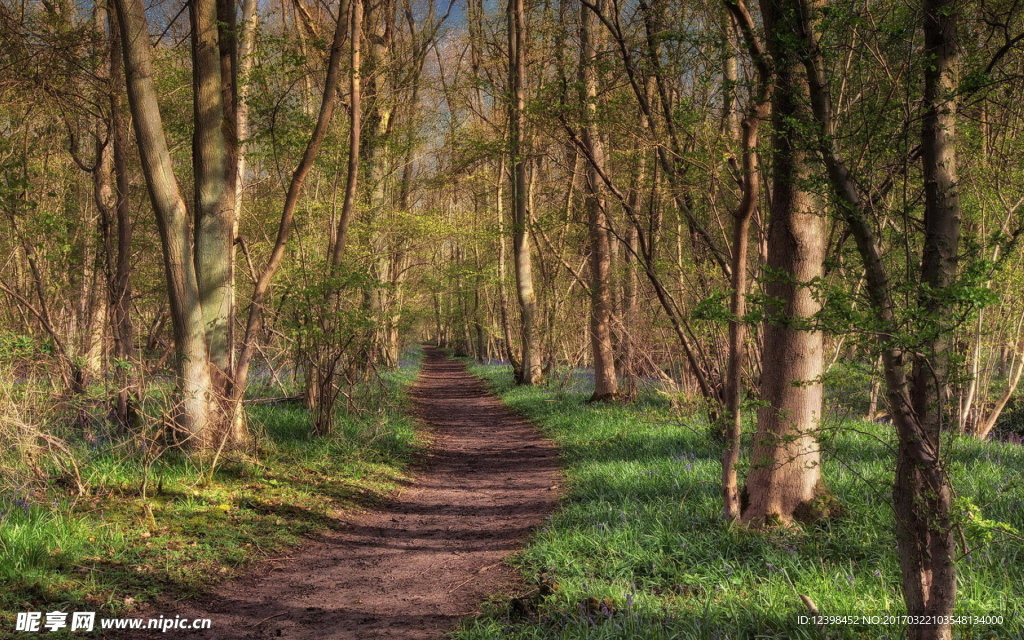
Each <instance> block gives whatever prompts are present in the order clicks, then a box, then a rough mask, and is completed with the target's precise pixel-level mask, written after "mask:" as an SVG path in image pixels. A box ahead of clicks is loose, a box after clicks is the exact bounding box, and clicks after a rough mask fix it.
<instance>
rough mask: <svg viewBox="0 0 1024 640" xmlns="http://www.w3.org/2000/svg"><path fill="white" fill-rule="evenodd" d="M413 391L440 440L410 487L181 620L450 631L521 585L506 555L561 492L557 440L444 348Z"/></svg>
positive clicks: (301, 633) (341, 634)
mask: <svg viewBox="0 0 1024 640" xmlns="http://www.w3.org/2000/svg"><path fill="white" fill-rule="evenodd" d="M412 397H413V401H414V407H415V412H416V415H417V417H419V418H420V419H421V420H423V421H424V422H425V423H427V424H428V425H429V426H430V428H431V430H432V439H433V445H432V446H431V449H430V452H429V454H428V456H427V460H425V462H424V464H423V465H422V467H421V471H420V472H419V473H418V475H417V476H416V478H415V480H414V482H413V483H412V485H411V486H410V487H409V488H407V489H406V490H404V491H403V492H402V493H401V494H400V495H398V496H396V497H395V498H394V500H393V501H391V502H390V503H388V504H384V505H382V506H378V507H375V508H373V509H372V510H370V511H366V512H361V513H355V514H351V519H347V518H346V520H345V521H344V522H343V523H339V526H338V527H337V528H336V529H334V530H331V531H329V532H327V533H326V534H323V536H322V537H320V538H319V539H317V540H316V541H313V542H310V543H307V544H306V545H304V546H302V547H301V548H299V549H296V550H295V551H294V552H293V553H291V554H289V555H290V556H291V557H292V558H293V559H291V560H288V561H286V562H276V563H274V562H265V563H263V564H262V565H260V566H257V567H256V568H255V569H254V570H252V571H250V572H249V573H248V574H247V575H245V576H243V577H241V578H239V579H237V580H234V581H231V582H228V583H226V584H224V585H222V586H221V587H220V588H219V589H218V590H216V592H215V593H214V594H213V595H212V598H211V599H210V600H209V601H206V602H201V603H200V602H196V603H191V604H189V605H186V606H185V607H184V608H183V610H181V611H176V612H173V613H172V614H171V617H173V616H174V615H175V614H180V615H182V617H192V618H196V617H202V618H211V619H212V629H210V630H207V631H200V632H195V635H194V636H193V637H197V638H198V637H202V638H209V639H213V638H303V639H305V638H309V639H318V640H319V639H322V638H346V639H348V638H352V639H355V638H358V639H360V640H362V639H366V638H394V639H398V640H403V639H412V638H416V639H419V638H440V637H441V636H442V635H443V634H444V632H445V631H446V630H448V629H450V628H451V627H452V626H454V625H455V624H456V622H457V621H458V620H459V618H461V617H463V616H466V615H469V614H471V613H473V612H474V611H476V610H477V608H478V606H479V604H480V603H481V602H482V601H483V600H484V599H485V598H486V597H487V596H488V595H490V594H492V593H495V592H500V591H502V590H503V589H506V588H508V587H509V585H511V584H512V583H513V581H514V579H515V578H514V576H513V573H512V571H511V570H510V569H509V568H508V567H507V566H505V565H504V563H503V562H502V560H503V559H504V558H505V557H507V556H508V555H509V554H510V553H512V552H513V551H515V550H516V549H518V548H520V547H521V546H522V544H523V543H524V542H525V539H526V537H527V536H528V534H529V532H530V530H531V529H532V528H534V527H536V526H537V525H538V524H540V523H541V522H542V520H543V518H544V516H545V515H546V514H548V513H549V512H551V511H552V510H553V509H554V508H555V505H556V502H557V499H558V494H559V491H558V487H557V485H558V484H559V483H560V474H559V471H558V459H557V454H556V451H555V448H554V446H553V445H552V444H551V443H550V442H548V441H546V440H544V439H543V438H542V437H541V435H540V433H539V432H538V431H537V429H536V427H535V426H534V425H532V424H531V423H530V422H529V421H527V420H525V419H523V418H522V417H520V416H518V415H516V414H515V413H513V412H512V411H510V410H509V409H508V408H506V407H505V406H504V405H503V404H502V403H501V401H500V400H498V399H497V398H496V397H495V396H494V395H493V394H491V393H490V392H489V391H488V390H487V389H486V388H485V386H484V385H483V383H482V382H481V381H480V380H478V379H477V378H476V377H475V376H473V375H471V374H470V373H469V372H468V371H466V368H465V366H464V365H463V364H462V363H461V362H458V361H455V360H451V359H448V358H447V357H445V355H444V354H443V353H442V352H440V351H439V350H437V349H432V348H428V349H427V352H426V358H425V361H424V364H423V369H422V371H421V373H420V376H419V379H418V380H417V382H416V384H415V385H414V387H413V390H412ZM346 515H347V514H346ZM159 613H163V614H164V615H165V616H166V612H163V611H161V612H159Z"/></svg>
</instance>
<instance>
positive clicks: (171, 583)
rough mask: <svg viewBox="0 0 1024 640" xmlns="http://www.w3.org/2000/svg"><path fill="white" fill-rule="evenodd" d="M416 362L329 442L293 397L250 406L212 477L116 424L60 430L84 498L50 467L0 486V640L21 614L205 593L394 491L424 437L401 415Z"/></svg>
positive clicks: (107, 609) (120, 607) (342, 420)
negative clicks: (243, 445) (247, 449)
mask: <svg viewBox="0 0 1024 640" xmlns="http://www.w3.org/2000/svg"><path fill="white" fill-rule="evenodd" d="M417 369H418V357H417V358H416V360H415V361H407V362H405V364H404V366H402V367H401V368H399V369H398V370H396V371H389V372H384V373H382V377H381V380H380V384H378V385H375V389H374V391H373V394H374V396H373V397H370V398H369V399H368V401H367V402H366V403H365V405H364V406H365V407H367V408H365V409H364V410H362V411H359V412H353V413H351V414H346V415H343V416H340V417H339V419H338V421H337V423H336V424H337V429H336V432H335V433H334V434H332V435H331V436H329V437H315V436H312V435H310V418H309V412H308V411H307V410H306V409H305V408H304V407H303V406H302V405H301V404H300V403H297V402H283V403H277V404H263V405H261V404H252V405H249V406H248V407H247V410H248V419H249V423H250V427H251V429H252V431H253V433H254V435H255V437H256V443H257V445H256V455H245V456H231V455H227V456H225V459H223V460H222V461H221V463H220V464H219V465H218V466H217V468H216V469H215V472H214V473H213V474H212V476H211V475H210V474H209V470H208V469H207V468H205V467H203V466H202V465H201V464H199V463H198V462H197V461H195V460H193V459H192V458H191V457H190V456H188V455H185V454H182V453H180V452H174V451H168V452H165V453H163V455H162V456H161V457H160V458H159V459H157V460H156V461H152V460H148V461H147V458H146V456H145V455H144V452H140V451H139V448H140V445H139V443H138V442H137V439H135V438H133V437H132V436H131V435H130V434H121V435H118V434H117V431H116V430H115V429H113V428H111V429H109V430H108V431H107V432H105V433H98V432H96V431H95V430H90V435H89V437H84V436H81V437H78V438H77V439H76V437H75V436H74V435H65V439H64V442H66V443H67V445H66V446H67V447H68V448H69V449H70V451H69V453H70V454H71V455H72V456H73V458H74V459H75V460H76V464H77V466H78V471H79V474H80V476H81V481H82V483H83V484H84V485H85V488H86V491H85V493H84V494H83V495H77V491H73V490H71V488H70V487H69V486H68V484H67V483H66V482H62V480H63V478H62V477H61V476H60V475H59V474H57V475H55V477H54V478H47V479H44V481H41V482H39V481H37V482H31V483H24V484H22V485H20V486H11V485H12V484H14V483H12V482H3V483H0V585H3V588H2V589H0V637H5V633H7V632H9V631H10V630H12V629H13V628H14V618H15V614H16V613H17V612H19V611H52V610H63V611H65V612H68V611H98V612H103V613H102V614H101V615H118V614H120V615H124V614H125V613H126V612H130V611H131V610H133V609H135V608H137V607H138V606H139V605H141V604H143V603H144V602H147V601H152V600H153V599H155V598H157V597H158V596H162V595H167V596H172V597H183V596H192V595H196V594H199V593H202V592H203V591H204V590H206V589H208V588H209V587H210V585H211V584H213V583H214V582H215V581H217V580H220V579H223V578H224V577H225V576H228V575H230V574H232V573H234V572H236V570H237V569H238V568H240V567H242V566H244V565H246V564H247V563H250V562H252V561H254V560H256V559H259V558H264V557H269V556H271V555H278V554H281V553H282V551H283V550H285V549H286V548H287V547H289V546H293V545H296V544H298V543H299V542H300V541H301V540H302V537H303V536H304V535H307V534H309V533H311V532H314V531H316V530H320V529H325V528H328V527H330V526H332V524H334V522H335V520H334V518H335V516H336V515H337V513H338V510H339V509H343V508H346V507H352V506H355V505H360V504H367V503H369V502H372V501H373V500H375V499H377V498H378V497H382V496H384V495H386V494H388V493H390V492H392V491H393V490H394V489H396V488H397V486H398V484H399V483H400V482H401V481H403V479H404V478H405V475H404V469H405V465H406V463H407V462H408V461H409V460H410V459H411V457H412V455H413V454H414V452H415V450H416V449H417V448H418V447H419V446H420V444H421V443H420V442H419V440H418V438H417V433H416V430H415V425H414V422H413V420H412V419H411V418H409V417H407V416H406V415H405V411H404V409H405V408H406V407H405V405H406V394H405V392H406V388H407V386H408V385H409V383H411V382H412V380H413V379H414V378H415V376H416V371H417ZM9 444H10V443H7V444H6V445H5V448H7V447H8V446H9ZM143 448H144V446H143ZM0 455H3V454H0ZM147 462H148V463H147ZM147 476H148V482H147V483H146V484H147V489H146V491H145V492H143V491H142V485H143V481H144V480H146V479H147ZM4 485H6V486H4ZM143 496H145V497H143ZM285 555H286V554H285Z"/></svg>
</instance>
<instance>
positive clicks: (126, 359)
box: [94, 11, 137, 427]
mask: <svg viewBox="0 0 1024 640" xmlns="http://www.w3.org/2000/svg"><path fill="white" fill-rule="evenodd" d="M104 14H105V15H106V22H107V25H108V28H109V33H110V36H109V37H110V40H109V51H108V54H109V60H110V62H109V68H108V77H109V79H110V96H109V99H108V102H109V105H110V121H109V124H108V126H109V135H107V136H105V137H106V138H107V139H108V142H107V143H106V144H104V143H103V142H100V141H101V140H102V139H103V138H104V136H97V160H98V162H97V167H96V171H95V173H94V180H95V181H96V184H95V193H96V206H97V208H98V209H99V212H100V221H101V231H102V233H101V235H102V237H103V248H104V256H105V258H106V262H105V275H106V281H107V308H108V310H109V318H110V327H111V334H112V337H113V347H114V348H113V353H112V354H111V355H112V356H113V358H114V380H115V381H116V385H117V391H116V393H117V400H116V403H115V407H114V417H115V419H116V420H117V422H118V424H120V425H121V426H122V427H127V426H129V425H130V424H131V422H132V418H133V414H134V406H133V405H134V400H135V398H136V394H137V390H136V388H135V387H136V384H135V375H134V374H133V372H132V368H133V367H134V366H135V364H136V363H135V362H134V361H135V360H136V354H135V348H134V335H133V333H134V332H133V329H132V322H131V315H130V314H129V301H130V300H131V285H130V281H129V277H128V276H129V271H130V268H131V265H130V264H129V260H130V257H131V236H132V227H131V218H130V212H129V208H128V187H129V185H128V166H127V157H126V148H127V139H128V132H127V127H126V125H125V121H124V115H123V114H122V113H121V109H122V103H121V87H122V86H124V77H123V76H124V73H123V70H122V66H121V65H122V60H121V36H120V33H119V28H118V23H117V14H116V13H115V12H114V11H104ZM115 228H116V231H115ZM115 233H116V238H115Z"/></svg>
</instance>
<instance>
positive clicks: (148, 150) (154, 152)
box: [116, 0, 212, 449]
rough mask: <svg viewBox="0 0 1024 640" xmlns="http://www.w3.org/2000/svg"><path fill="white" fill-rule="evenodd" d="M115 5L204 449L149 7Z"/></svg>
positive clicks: (190, 422)
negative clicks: (149, 23)
mask: <svg viewBox="0 0 1024 640" xmlns="http://www.w3.org/2000/svg"><path fill="white" fill-rule="evenodd" d="M116 5H117V15H118V20H119V22H120V27H121V46H122V49H123V52H124V61H125V65H124V66H125V80H126V84H127V87H128V102H129V105H130V106H131V112H132V118H133V121H134V123H135V138H136V143H137V145H138V148H139V156H140V157H141V159H142V170H143V173H144V175H145V176H146V184H147V186H148V188H149V197H150V200H151V201H152V203H153V209H154V211H155V212H156V219H157V228H158V230H159V232H160V241H161V246H162V247H163V259H164V271H165V275H166V279H167V289H168V300H169V302H170V312H171V322H172V325H173V327H174V338H175V352H176V368H177V376H178V392H179V395H180V404H179V407H178V411H177V412H176V413H177V417H178V422H179V424H180V425H181V427H182V429H183V430H184V431H185V432H186V434H187V436H188V438H189V439H190V440H191V442H190V444H191V445H192V446H194V447H198V448H200V449H202V448H206V447H209V446H211V445H212V440H211V437H210V435H211V434H210V428H209V427H210V400H211V392H212V390H211V380H210V370H209V366H208V363H207V360H208V358H207V349H206V335H205V331H204V323H203V312H202V307H201V305H200V299H199V285H198V283H197V281H196V273H195V267H194V263H193V261H192V251H191V247H192V237H191V236H192V234H191V232H190V229H189V225H188V210H187V208H186V207H185V200H184V199H183V198H182V196H181V189H180V188H179V186H178V181H177V179H176V178H175V177H174V168H173V164H172V162H171V154H170V151H169V150H168V148H167V140H166V138H165V137H164V128H163V121H162V118H161V116H160V106H159V103H158V101H157V97H156V88H155V87H154V84H153V46H152V44H151V43H150V40H149V30H148V28H147V25H146V14H145V9H144V8H143V5H142V1H141V0H116Z"/></svg>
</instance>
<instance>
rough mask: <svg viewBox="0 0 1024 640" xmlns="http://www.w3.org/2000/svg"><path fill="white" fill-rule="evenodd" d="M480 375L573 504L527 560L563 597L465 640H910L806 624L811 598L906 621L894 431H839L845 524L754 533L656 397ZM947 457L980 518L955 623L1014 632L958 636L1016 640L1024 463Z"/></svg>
mask: <svg viewBox="0 0 1024 640" xmlns="http://www.w3.org/2000/svg"><path fill="white" fill-rule="evenodd" d="M474 371H475V372H476V373H477V374H478V375H480V376H482V377H484V378H485V379H487V380H489V381H490V382H491V384H492V385H493V386H494V388H495V389H496V390H497V392H498V393H499V394H500V396H501V397H502V399H503V400H504V401H505V402H506V403H507V404H508V405H509V406H511V407H512V408H513V409H515V410H517V411H519V412H521V413H523V414H524V415H527V416H529V417H531V418H533V419H534V420H535V421H536V422H537V423H538V424H539V425H541V426H542V428H543V429H544V430H545V431H546V433H547V434H548V435H549V436H550V437H551V438H552V439H554V440H555V441H556V442H557V443H558V444H559V446H560V447H561V451H562V457H563V461H564V464H565V467H566V473H567V490H568V495H567V497H566V499H565V502H564V505H563V507H562V509H561V510H560V511H559V512H557V513H556V514H554V516H553V517H552V518H551V521H550V523H549V524H548V525H547V526H545V527H543V528H542V529H541V530H540V531H538V532H537V533H536V534H535V535H534V537H533V539H532V542H531V544H530V545H529V547H528V548H527V549H526V550H525V551H524V552H522V553H521V554H520V555H519V556H517V557H516V559H515V563H516V565H517V566H518V567H519V569H520V570H521V571H522V573H523V575H524V576H526V578H527V579H528V580H537V579H538V578H539V576H541V574H542V573H546V574H547V578H548V579H550V580H552V581H554V582H555V583H556V584H557V587H556V588H555V590H554V593H553V594H551V595H548V596H546V597H544V598H537V597H534V598H532V599H530V601H529V602H528V603H527V606H522V601H519V602H512V603H506V602H496V603H494V604H493V606H491V607H489V609H488V612H487V613H486V614H485V615H484V616H482V617H480V618H478V619H476V620H473V621H470V622H467V623H466V624H464V625H463V627H462V628H461V630H460V631H459V633H458V634H457V637H458V638H459V640H479V639H483V638H502V639H504V638H512V639H525V638H583V637H586V638H723V639H724V638H755V637H756V638H823V637H825V638H861V637H864V638H900V637H902V634H903V631H904V629H903V626H902V625H899V624H891V625H886V624H881V623H880V624H872V625H866V624H859V625H851V624H846V625H836V626H830V627H826V628H822V629H819V628H817V627H815V626H814V625H813V624H801V623H800V622H799V616H801V615H807V614H808V609H807V607H806V606H805V605H804V604H803V602H802V601H801V599H800V597H799V596H800V594H803V595H806V596H808V597H809V598H810V599H811V600H812V601H813V602H814V604H815V605H816V606H817V607H818V609H819V610H820V612H821V614H823V615H827V616H837V615H862V616H863V615H867V616H873V615H878V616H886V615H901V614H903V613H905V610H904V606H903V601H902V596H901V592H900V590H899V568H898V564H897V558H896V553H895V542H894V538H893V513H892V510H891V507H890V504H889V493H890V486H891V482H892V469H893V464H894V463H893V456H892V453H891V446H892V445H893V440H894V439H893V434H892V432H891V427H887V426H885V425H879V424H874V423H865V422H860V421H849V420H846V421H843V422H841V423H836V424H831V425H828V426H829V427H830V428H829V429H828V430H826V431H825V433H824V442H823V469H824V474H825V478H826V481H827V483H828V485H829V487H830V488H831V490H832V491H833V492H834V493H835V494H836V496H837V497H838V498H839V500H840V501H841V503H842V505H843V506H844V508H845V513H844V514H843V515H841V516H840V517H837V518H834V519H832V520H829V521H824V522H822V523H820V524H817V525H812V526H809V527H807V528H801V529H792V530H788V531H773V532H771V533H760V532H751V531H747V530H744V529H743V528H740V527H729V526H726V525H725V524H724V523H723V521H722V519H721V517H720V515H719V514H720V508H721V507H720V499H719V493H718V491H719V485H718V479H719V473H720V467H719V464H718V459H717V456H718V453H717V451H716V449H715V447H714V445H713V444H712V442H711V440H710V438H709V437H708V432H707V427H706V425H704V424H703V423H702V421H701V420H698V419H680V418H678V417H676V416H673V415H672V413H671V412H670V411H669V409H668V406H667V402H665V401H664V400H663V399H660V398H658V397H656V396H650V397H647V398H645V399H643V400H641V401H640V402H638V403H636V404H634V405H629V406H625V405H607V404H597V405H588V404H586V403H585V400H586V398H587V392H586V390H585V389H584V388H583V387H584V386H585V385H576V387H577V388H575V389H574V388H573V387H574V385H572V384H569V385H566V386H564V387H563V388H561V389H552V388H540V389H530V388H517V387H515V386H513V385H512V381H511V373H510V370H509V368H508V367H497V366H476V367H474ZM748 444H749V443H748ZM950 453H951V460H952V463H951V469H950V471H951V473H952V475H953V479H954V486H955V487H956V489H957V491H958V492H959V500H961V503H960V504H961V505H962V506H963V507H964V510H965V511H971V510H972V509H974V507H976V511H975V515H974V516H973V517H968V516H965V517H964V519H963V533H964V538H965V539H966V541H967V544H968V548H969V550H970V553H969V554H967V555H966V556H965V557H963V558H962V559H961V560H960V561H959V563H958V570H959V593H958V605H957V614H962V615H974V616H993V615H995V616H1003V624H1001V625H1000V624H985V623H980V624H970V625H959V626H957V627H956V631H955V633H956V636H957V637H960V638H1014V639H1017V638H1021V637H1022V632H1024V543H1022V541H1021V538H1020V537H1019V536H1015V535H1013V534H1008V533H1006V532H1004V531H1002V530H1001V526H1000V525H997V524H996V523H1005V524H1006V525H1009V526H1010V527H1013V528H1015V529H1016V530H1017V531H1024V508H1022V500H1024V482H1022V471H1024V448H1021V447H1019V446H1016V445H1007V444H1000V443H989V442H985V443H982V442H977V441H974V440H968V439H962V440H958V441H957V442H955V443H954V444H953V445H952V448H951V450H950ZM970 505H973V507H972V506H970ZM960 552H961V553H963V549H961V550H960ZM588 599H589V600H588ZM605 599H607V600H605ZM880 622H884V620H880Z"/></svg>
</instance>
